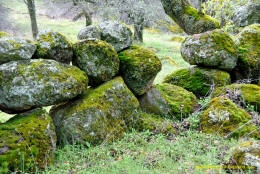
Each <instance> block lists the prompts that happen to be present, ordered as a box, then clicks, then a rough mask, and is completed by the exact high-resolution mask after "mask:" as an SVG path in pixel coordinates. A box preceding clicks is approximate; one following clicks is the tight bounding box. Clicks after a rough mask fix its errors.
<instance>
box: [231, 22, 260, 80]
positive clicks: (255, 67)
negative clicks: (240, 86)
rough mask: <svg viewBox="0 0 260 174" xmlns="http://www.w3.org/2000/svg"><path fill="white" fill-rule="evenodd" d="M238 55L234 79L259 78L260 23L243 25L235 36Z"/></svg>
mask: <svg viewBox="0 0 260 174" xmlns="http://www.w3.org/2000/svg"><path fill="white" fill-rule="evenodd" d="M236 39H237V41H238V49H239V57H238V62H237V66H236V68H235V69H234V71H233V74H234V75H233V76H234V80H241V79H251V80H253V81H254V82H255V83H256V82H257V79H260V24H252V25H250V26H247V27H245V28H244V29H243V30H242V31H241V32H240V33H239V34H238V35H237V36H236Z"/></svg>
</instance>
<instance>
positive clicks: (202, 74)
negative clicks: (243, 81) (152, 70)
mask: <svg viewBox="0 0 260 174" xmlns="http://www.w3.org/2000/svg"><path fill="white" fill-rule="evenodd" d="M230 81H231V80H230V75H229V74H228V73H227V72H225V71H221V70H215V69H205V68H198V67H191V68H190V69H180V70H177V71H175V72H173V73H172V74H170V75H168V76H167V77H166V78H165V79H164V82H165V83H170V84H173V85H177V86H181V87H183V88H184V89H186V90H188V91H190V92H192V93H193V94H195V95H196V96H197V97H204V96H206V95H208V94H210V92H212V90H213V89H214V88H216V87H218V86H224V85H229V84H230Z"/></svg>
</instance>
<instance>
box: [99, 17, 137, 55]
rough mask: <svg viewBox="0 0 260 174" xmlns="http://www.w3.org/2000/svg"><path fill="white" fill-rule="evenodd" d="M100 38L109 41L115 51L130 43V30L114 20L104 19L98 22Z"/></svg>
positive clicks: (126, 46) (131, 40) (131, 38)
mask: <svg viewBox="0 0 260 174" xmlns="http://www.w3.org/2000/svg"><path fill="white" fill-rule="evenodd" d="M99 28H100V31H101V40H104V41H106V42H108V43H110V44H111V45H112V46H113V47H114V48H115V50H116V51H117V52H119V51H121V50H123V49H125V48H128V47H129V46H130V45H132V42H133V37H132V35H133V34H132V32H131V30H130V29H129V28H128V27H127V26H125V25H124V24H122V23H119V22H116V21H104V22H101V23H100V24H99Z"/></svg>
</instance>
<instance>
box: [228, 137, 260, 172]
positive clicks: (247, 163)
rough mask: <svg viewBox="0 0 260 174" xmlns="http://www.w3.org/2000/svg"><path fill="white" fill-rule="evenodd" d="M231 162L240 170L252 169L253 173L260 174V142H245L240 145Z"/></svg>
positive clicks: (236, 148)
mask: <svg viewBox="0 0 260 174" xmlns="http://www.w3.org/2000/svg"><path fill="white" fill-rule="evenodd" d="M231 161H233V162H234V164H235V165H236V166H238V168H239V169H242V170H245V169H250V170H251V171H252V172H256V173H259V172H260V142H259V141H245V142H242V143H240V144H239V145H238V146H237V147H235V149H234V150H233V152H232V157H231Z"/></svg>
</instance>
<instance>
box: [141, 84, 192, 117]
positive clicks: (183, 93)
mask: <svg viewBox="0 0 260 174" xmlns="http://www.w3.org/2000/svg"><path fill="white" fill-rule="evenodd" d="M139 102H140V105H141V108H142V110H143V111H145V112H148V113H153V114H159V115H161V116H163V117H169V118H176V119H179V120H181V119H184V118H186V117H188V116H189V114H190V113H192V111H193V110H194V108H195V106H196V105H197V100H196V97H195V95H194V94H192V93H191V92H189V91H187V90H185V89H184V88H182V87H179V86H176V85H172V84H167V83H162V84H157V85H154V86H153V87H152V88H151V89H149V90H148V91H147V92H146V93H145V94H144V95H143V96H141V98H140V99H139Z"/></svg>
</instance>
